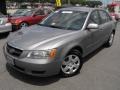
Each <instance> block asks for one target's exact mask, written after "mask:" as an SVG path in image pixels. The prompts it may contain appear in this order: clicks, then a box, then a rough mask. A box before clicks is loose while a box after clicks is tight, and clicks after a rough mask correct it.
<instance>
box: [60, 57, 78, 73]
mask: <svg viewBox="0 0 120 90" xmlns="http://www.w3.org/2000/svg"><path fill="white" fill-rule="evenodd" d="M79 66H80V58H79V57H78V56H77V55H69V56H67V57H66V58H65V60H64V61H63V63H62V66H61V69H62V71H63V72H64V73H65V74H73V73H75V72H76V71H77V70H78V68H79Z"/></svg>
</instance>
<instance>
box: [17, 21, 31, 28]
mask: <svg viewBox="0 0 120 90" xmlns="http://www.w3.org/2000/svg"><path fill="white" fill-rule="evenodd" d="M28 26H29V25H28V23H26V22H22V23H20V25H19V28H20V29H21V28H24V27H28Z"/></svg>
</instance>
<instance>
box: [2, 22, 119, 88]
mask: <svg viewBox="0 0 120 90" xmlns="http://www.w3.org/2000/svg"><path fill="white" fill-rule="evenodd" d="M119 28H120V24H118V26H117V31H116V36H115V41H114V44H113V46H112V47H110V48H104V47H100V48H99V49H98V50H96V51H95V52H93V53H92V54H90V55H89V56H87V57H86V58H85V63H84V65H83V68H82V70H81V72H80V73H79V74H78V75H76V76H73V77H69V78H63V77H61V76H58V75H57V76H52V77H47V78H40V77H32V76H28V75H24V74H22V73H19V72H17V71H15V70H13V69H11V68H10V67H8V66H6V60H5V58H4V55H3V45H4V43H5V42H6V38H5V37H4V36H0V90H120V30H119Z"/></svg>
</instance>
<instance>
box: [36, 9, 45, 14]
mask: <svg viewBox="0 0 120 90" xmlns="http://www.w3.org/2000/svg"><path fill="white" fill-rule="evenodd" d="M35 15H45V13H44V10H38V11H37V12H35Z"/></svg>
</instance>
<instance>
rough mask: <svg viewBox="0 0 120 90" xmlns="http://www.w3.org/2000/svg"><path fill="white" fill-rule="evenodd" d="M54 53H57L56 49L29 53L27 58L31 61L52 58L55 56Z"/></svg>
mask: <svg viewBox="0 0 120 90" xmlns="http://www.w3.org/2000/svg"><path fill="white" fill-rule="evenodd" d="M56 51H57V50H56V49H52V50H36V51H30V52H29V53H28V55H27V58H32V59H47V58H54V57H55V55H56Z"/></svg>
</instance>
